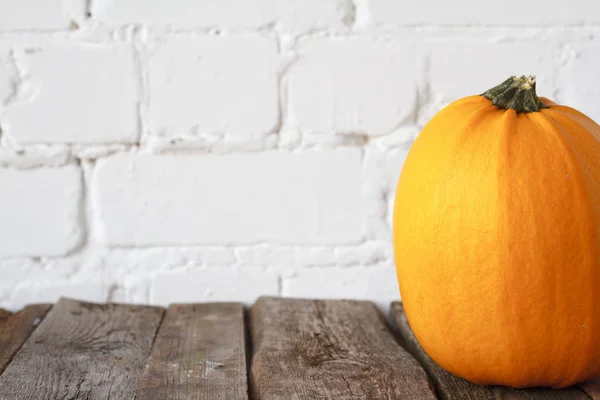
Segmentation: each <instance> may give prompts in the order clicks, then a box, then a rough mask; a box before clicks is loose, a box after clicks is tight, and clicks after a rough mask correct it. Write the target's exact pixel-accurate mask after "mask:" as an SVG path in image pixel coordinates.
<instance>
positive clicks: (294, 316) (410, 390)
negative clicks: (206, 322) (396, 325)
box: [250, 298, 435, 400]
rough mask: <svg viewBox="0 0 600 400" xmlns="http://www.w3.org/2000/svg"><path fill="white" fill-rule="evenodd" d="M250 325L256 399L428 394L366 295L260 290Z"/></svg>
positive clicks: (317, 399) (313, 399) (430, 394)
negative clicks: (307, 296) (270, 294)
mask: <svg viewBox="0 0 600 400" xmlns="http://www.w3.org/2000/svg"><path fill="white" fill-rule="evenodd" d="M250 328H251V334H252V342H253V346H254V354H253V358H252V366H251V382H252V385H251V387H252V392H253V394H254V398H256V399H260V400H275V399H280V400H290V399H295V400H303V399H307V400H308V399H310V400H324V399H336V400H348V399H373V400H375V399H377V400H379V399H405V400H417V399H418V400H421V399H428V400H433V399H435V396H434V394H433V392H432V391H431V389H430V386H429V382H428V380H427V377H426V375H425V372H424V371H423V369H422V368H421V367H420V366H419V364H418V363H417V362H416V361H415V360H414V359H413V358H412V357H411V356H410V355H409V354H408V353H407V352H406V351H404V350H403V349H402V348H401V347H400V346H398V344H397V343H396V341H395V340H394V338H393V337H392V335H391V333H390V332H389V331H388V329H387V327H386V325H385V321H384V319H383V317H382V316H381V315H380V313H379V312H378V310H377V308H376V307H375V305H374V304H373V303H371V302H365V301H342V300H329V301H322V300H295V299H280V298H260V299H259V300H258V301H257V302H256V303H255V304H254V306H253V307H252V308H251V312H250Z"/></svg>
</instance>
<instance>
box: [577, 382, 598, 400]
mask: <svg viewBox="0 0 600 400" xmlns="http://www.w3.org/2000/svg"><path fill="white" fill-rule="evenodd" d="M579 387H580V388H581V390H583V391H584V392H585V393H586V394H587V395H588V396H589V397H590V399H592V400H600V378H596V379H594V380H593V381H590V382H587V383H584V384H582V385H579Z"/></svg>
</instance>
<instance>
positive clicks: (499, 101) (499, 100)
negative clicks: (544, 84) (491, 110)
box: [482, 75, 548, 113]
mask: <svg viewBox="0 0 600 400" xmlns="http://www.w3.org/2000/svg"><path fill="white" fill-rule="evenodd" d="M482 96H483V97H485V98H486V99H488V100H491V101H492V104H493V105H495V106H496V107H498V108H502V109H505V110H508V109H513V110H515V111H516V112H518V113H520V112H524V113H529V112H537V111H540V110H541V109H543V108H548V107H547V106H546V105H545V104H544V103H542V101H541V100H540V99H539V97H537V94H536V93H535V76H525V75H523V76H521V77H520V78H517V77H516V76H511V77H510V78H508V79H507V80H505V81H504V82H502V83H501V84H499V85H498V86H496V87H494V88H491V89H490V90H488V91H487V92H484V93H483V94H482Z"/></svg>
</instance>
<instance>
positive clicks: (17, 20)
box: [0, 0, 600, 309]
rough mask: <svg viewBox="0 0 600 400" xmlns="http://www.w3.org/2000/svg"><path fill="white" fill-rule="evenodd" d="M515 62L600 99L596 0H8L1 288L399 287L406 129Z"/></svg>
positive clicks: (40, 291) (148, 291)
mask: <svg viewBox="0 0 600 400" xmlns="http://www.w3.org/2000/svg"><path fill="white" fill-rule="evenodd" d="M513 74H517V75H520V74H527V75H529V74H535V75H537V76H538V93H539V94H540V95H543V96H546V97H550V98H552V99H554V100H556V101H558V102H560V103H563V104H567V105H570V106H573V107H575V108H578V109H580V110H581V111H583V112H585V113H587V114H588V115H589V116H590V117H592V118H594V119H596V120H600V1H598V0H579V1H571V2H568V4H567V2H559V1H542V0H533V1H514V0H505V1H503V2H500V3H498V2H487V1H481V0H460V1H459V0H456V1H447V0H421V1H417V2H405V1H397V0H293V1H292V0H289V1H284V0H253V1H248V0H199V1H198V0H195V1H194V0H171V1H158V0H113V1H106V0H103V1H99V0H91V1H86V0H0V128H1V133H0V306H1V307H5V308H8V309H18V308H20V307H21V306H22V305H23V304H26V303H32V302H46V301H55V300H56V299H57V298H58V297H59V296H70V297H75V298H78V299H88V300H93V301H118V302H136V303H152V304H168V303H171V302H184V301H185V302H192V301H216V300H240V301H244V302H251V301H253V300H254V299H255V298H256V297H257V296H258V295H284V296H296V297H322V298H339V297H346V298H363V299H373V300H375V301H377V302H378V303H379V304H381V305H383V304H385V303H386V302H388V301H390V300H396V299H398V298H399V294H398V289H397V283H396V280H395V272H394V263H393V256H392V249H391V242H390V238H391V232H390V217H391V209H392V204H393V193H394V188H395V184H396V180H397V178H398V175H399V172H400V169H401V167H402V163H403V160H404V157H405V156H406V153H407V150H408V149H409V148H410V145H411V143H412V141H413V140H414V138H415V136H416V135H417V134H418V132H419V131H420V129H421V128H422V127H423V125H424V124H425V123H426V122H427V121H428V120H429V119H430V118H431V117H432V116H433V115H435V113H436V112H437V111H439V110H440V108H441V107H442V106H443V105H445V104H447V103H448V102H450V101H452V100H455V99H457V98H460V97H462V96H466V95H471V94H478V93H481V92H483V91H484V90H486V89H488V88H490V87H491V86H494V85H496V84H498V83H500V82H501V81H503V80H504V79H505V78H507V77H508V76H510V75H513Z"/></svg>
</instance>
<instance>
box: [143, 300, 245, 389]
mask: <svg viewBox="0 0 600 400" xmlns="http://www.w3.org/2000/svg"><path fill="white" fill-rule="evenodd" d="M138 398H139V399H144V400H175V399H181V400H183V399H197V400H203V399H207V400H208V399H210V400H213V399H221V400H247V399H248V382H247V371H246V342H245V326H244V308H243V306H242V305H241V304H237V303H210V304H191V305H171V306H170V307H169V309H168V310H167V314H166V316H165V319H164V321H163V323H162V325H161V327H160V330H159V332H158V334H157V336H156V341H155V342H154V346H153V347H152V351H151V353H150V357H149V358H148V362H147V366H146V369H145V371H144V375H143V376H142V379H141V381H140V385H139V391H138Z"/></svg>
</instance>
